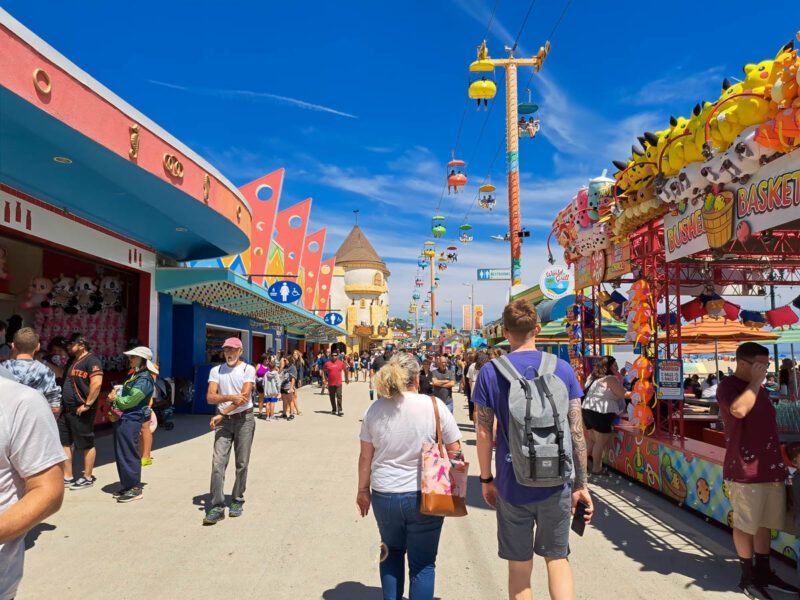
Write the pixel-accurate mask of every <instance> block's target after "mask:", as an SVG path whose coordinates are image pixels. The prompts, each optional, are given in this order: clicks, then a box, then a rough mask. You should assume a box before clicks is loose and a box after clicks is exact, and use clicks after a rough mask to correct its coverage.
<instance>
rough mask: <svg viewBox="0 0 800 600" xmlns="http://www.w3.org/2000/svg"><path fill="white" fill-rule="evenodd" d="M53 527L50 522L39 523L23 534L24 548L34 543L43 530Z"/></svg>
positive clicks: (32, 545) (49, 529) (26, 548)
mask: <svg viewBox="0 0 800 600" xmlns="http://www.w3.org/2000/svg"><path fill="white" fill-rule="evenodd" d="M55 528H56V526H55V525H50V523H39V524H38V525H37V526H36V527H34V528H33V529H31V530H30V531H29V532H28V533H27V534H26V535H25V550H30V549H31V548H33V547H34V546H35V545H36V540H38V539H39V536H40V535H41V534H42V532H43V531H53V530H54V529H55Z"/></svg>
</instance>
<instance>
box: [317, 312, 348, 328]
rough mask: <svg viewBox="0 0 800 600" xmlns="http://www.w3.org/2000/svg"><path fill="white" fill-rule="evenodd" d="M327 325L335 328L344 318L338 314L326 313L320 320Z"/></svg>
mask: <svg viewBox="0 0 800 600" xmlns="http://www.w3.org/2000/svg"><path fill="white" fill-rule="evenodd" d="M322 320H323V321H325V322H326V323H327V324H328V325H333V326H336V325H338V324H339V323H341V322H342V321H344V317H343V316H342V315H340V314H339V313H328V314H327V315H325V316H324V317H323V318H322Z"/></svg>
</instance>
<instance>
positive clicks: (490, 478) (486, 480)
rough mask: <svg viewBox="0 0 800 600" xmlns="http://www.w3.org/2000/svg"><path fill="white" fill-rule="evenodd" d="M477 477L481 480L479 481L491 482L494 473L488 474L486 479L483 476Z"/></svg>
mask: <svg viewBox="0 0 800 600" xmlns="http://www.w3.org/2000/svg"><path fill="white" fill-rule="evenodd" d="M478 479H480V480H481V483H492V482H493V481H494V475H489V477H487V478H486V479H484V478H483V477H479V478H478Z"/></svg>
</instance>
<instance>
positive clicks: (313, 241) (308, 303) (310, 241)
mask: <svg viewBox="0 0 800 600" xmlns="http://www.w3.org/2000/svg"><path fill="white" fill-rule="evenodd" d="M326 231H327V229H320V230H319V231H317V232H315V233H312V234H311V235H309V236H307V237H306V239H305V242H304V244H305V245H304V246H303V258H302V260H301V266H302V268H303V272H304V273H305V281H304V283H303V286H304V287H305V289H304V290H303V306H304V307H305V308H306V309H307V310H311V309H312V308H314V296H315V294H316V291H317V279H318V277H319V267H320V264H321V263H322V249H323V247H324V246H325V232H326ZM312 248H315V250H312Z"/></svg>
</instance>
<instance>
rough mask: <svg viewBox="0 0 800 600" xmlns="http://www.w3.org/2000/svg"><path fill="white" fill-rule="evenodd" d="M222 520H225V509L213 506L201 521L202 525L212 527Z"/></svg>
mask: <svg viewBox="0 0 800 600" xmlns="http://www.w3.org/2000/svg"><path fill="white" fill-rule="evenodd" d="M224 518H225V509H224V508H220V507H218V506H215V507H214V508H212V509H211V510H210V511H208V514H207V515H206V516H205V518H204V519H203V525H214V524H215V523H218V522H220V521H222V519H224Z"/></svg>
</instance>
